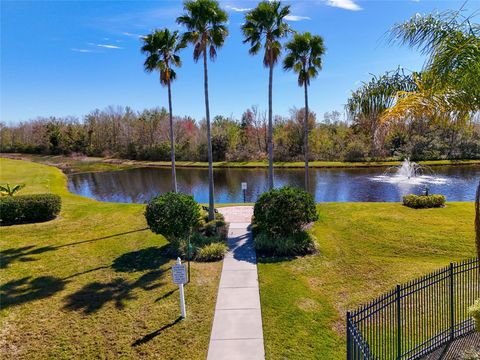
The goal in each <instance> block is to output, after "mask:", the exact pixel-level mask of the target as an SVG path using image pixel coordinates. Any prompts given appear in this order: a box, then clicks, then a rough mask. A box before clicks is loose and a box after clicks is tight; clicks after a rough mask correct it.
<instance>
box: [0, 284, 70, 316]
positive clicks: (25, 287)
mask: <svg viewBox="0 0 480 360" xmlns="http://www.w3.org/2000/svg"><path fill="white" fill-rule="evenodd" d="M66 283H67V282H66V281H65V280H63V279H58V278H56V277H53V276H40V277H37V278H33V279H32V277H30V276H27V277H24V278H22V279H19V280H12V281H9V282H7V283H5V284H3V285H1V286H0V299H1V304H2V308H3V309H5V308H7V307H9V306H13V305H20V304H23V303H26V302H30V301H33V300H39V299H45V298H47V297H50V296H52V295H54V294H56V293H57V292H59V291H62V290H63V289H64V288H65V284H66Z"/></svg>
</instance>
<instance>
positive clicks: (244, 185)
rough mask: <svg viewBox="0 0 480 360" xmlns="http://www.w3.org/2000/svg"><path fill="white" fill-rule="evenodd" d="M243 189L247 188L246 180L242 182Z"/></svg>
mask: <svg viewBox="0 0 480 360" xmlns="http://www.w3.org/2000/svg"><path fill="white" fill-rule="evenodd" d="M242 190H247V183H246V182H242Z"/></svg>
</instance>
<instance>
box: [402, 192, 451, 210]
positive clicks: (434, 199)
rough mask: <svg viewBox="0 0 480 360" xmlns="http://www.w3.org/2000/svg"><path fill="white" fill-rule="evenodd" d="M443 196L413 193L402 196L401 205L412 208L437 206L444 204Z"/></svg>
mask: <svg viewBox="0 0 480 360" xmlns="http://www.w3.org/2000/svg"><path fill="white" fill-rule="evenodd" d="M445 201H446V199H445V196H443V195H438V194H433V195H420V196H419V195H415V194H410V195H406V196H404V197H403V205H405V206H408V207H410V208H413V209H428V208H438V207H442V206H444V205H445Z"/></svg>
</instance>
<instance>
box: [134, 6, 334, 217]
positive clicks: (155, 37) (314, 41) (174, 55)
mask: <svg viewBox="0 0 480 360" xmlns="http://www.w3.org/2000/svg"><path fill="white" fill-rule="evenodd" d="M183 8H184V14H183V15H181V16H179V17H178V18H177V23H178V24H180V25H183V26H184V28H185V30H186V31H185V32H184V33H183V34H182V35H180V34H179V33H178V31H174V32H171V31H170V30H169V29H163V30H155V31H154V32H153V33H152V34H150V35H147V36H145V37H144V39H143V46H142V49H141V50H142V52H144V53H145V54H146V55H147V58H146V60H145V63H144V68H145V70H146V71H147V72H152V71H155V70H157V71H159V72H160V83H161V84H162V85H163V86H166V87H167V88H168V105H169V112H170V147H171V161H172V191H177V184H176V177H175V140H174V138H173V120H172V116H173V115H172V101H171V82H172V81H173V80H175V78H176V73H175V71H174V69H173V68H172V67H179V66H180V65H181V61H180V57H179V55H178V52H179V51H180V50H181V49H183V48H185V47H186V46H187V44H191V45H192V46H193V59H194V61H195V62H197V61H198V60H200V59H202V61H203V75H204V94H205V118H206V122H207V139H208V146H207V152H208V177H209V189H208V190H209V220H213V218H214V215H215V214H214V197H213V195H214V183H213V156H212V142H211V125H210V103H209V97H208V59H210V60H211V61H214V60H215V58H216V56H217V50H218V49H219V48H221V47H222V46H223V44H224V42H225V39H226V37H227V36H228V29H227V26H226V23H227V21H228V16H227V13H226V12H225V11H224V10H223V9H221V7H220V5H219V3H218V2H217V1H215V0H188V1H185V2H184V5H183ZM289 14H290V7H289V6H282V4H281V2H280V1H266V0H265V1H262V2H260V3H259V4H258V5H257V7H256V8H254V9H252V10H250V11H249V12H247V13H246V15H245V23H244V24H243V25H242V28H241V29H242V32H243V34H244V36H245V39H244V42H245V43H249V44H250V50H249V52H250V54H251V55H256V54H258V52H259V51H260V49H261V48H262V47H263V49H264V56H263V64H264V65H265V67H267V68H268V70H269V81H268V134H267V143H268V160H269V167H268V169H269V170H268V185H269V188H270V189H272V188H273V109H272V108H273V104H272V103H273V101H272V86H273V68H274V67H275V65H276V64H277V63H278V61H279V60H280V58H281V52H282V47H283V44H282V42H281V40H282V39H284V38H286V37H287V36H288V35H289V34H291V33H295V31H294V30H292V29H291V28H290V26H289V25H288V24H287V23H286V22H285V21H286V17H287V16H288V15H289ZM285 47H286V49H287V55H286V57H285V59H284V63H283V68H284V69H285V70H293V71H294V72H296V73H297V74H298V84H299V86H302V87H304V92H305V118H304V149H303V150H304V154H305V155H304V156H305V187H306V189H308V130H309V129H308V121H307V119H308V86H309V85H310V80H311V79H313V78H315V77H316V76H317V74H318V72H319V71H320V70H321V68H322V56H323V55H324V53H325V47H324V45H323V39H322V38H321V37H320V36H317V35H311V34H310V33H308V32H306V33H303V34H297V33H295V35H294V37H293V39H291V40H290V41H289V42H288V43H287V44H286V46H285Z"/></svg>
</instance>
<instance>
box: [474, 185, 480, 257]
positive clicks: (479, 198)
mask: <svg viewBox="0 0 480 360" xmlns="http://www.w3.org/2000/svg"><path fill="white" fill-rule="evenodd" d="M475 233H476V236H475V238H476V243H477V253H478V258H480V181H479V182H478V187H477V195H476V196H475Z"/></svg>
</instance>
